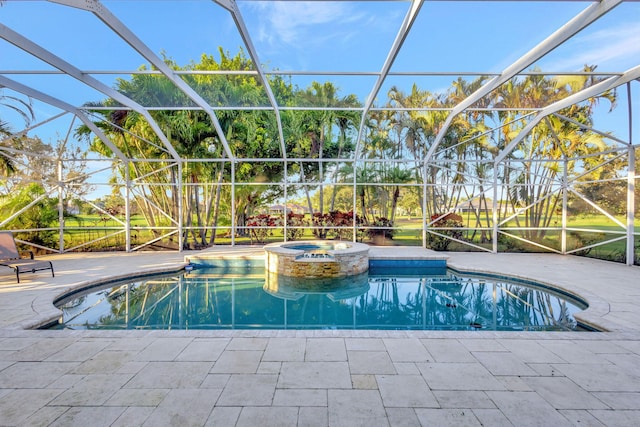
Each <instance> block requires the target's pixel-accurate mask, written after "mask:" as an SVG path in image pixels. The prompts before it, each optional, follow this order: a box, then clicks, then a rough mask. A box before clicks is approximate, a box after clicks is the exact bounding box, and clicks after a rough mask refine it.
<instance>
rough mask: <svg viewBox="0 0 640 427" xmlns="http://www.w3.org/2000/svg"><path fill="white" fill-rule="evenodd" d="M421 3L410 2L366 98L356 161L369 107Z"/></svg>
mask: <svg viewBox="0 0 640 427" xmlns="http://www.w3.org/2000/svg"><path fill="white" fill-rule="evenodd" d="M423 3H424V0H412V2H411V7H410V8H409V11H408V12H407V15H406V16H405V17H404V21H402V25H401V26H400V29H399V30H398V34H397V35H396V38H395V40H394V42H393V45H392V46H391V49H390V50H389V53H388V54H387V59H386V60H385V61H384V64H383V66H382V70H381V71H380V74H379V75H378V78H377V80H376V82H375V84H374V85H373V88H372V89H371V92H370V93H369V96H368V97H367V101H366V102H365V105H364V108H363V110H362V118H361V119H360V126H359V127H358V137H357V139H356V150H355V151H356V152H355V158H356V159H357V158H358V157H360V150H361V147H362V136H363V133H364V126H365V123H366V121H367V113H368V111H369V109H370V108H371V106H372V105H373V101H375V99H376V96H378V92H379V91H380V87H381V86H382V83H384V81H385V79H386V78H387V75H388V74H389V70H391V66H392V65H393V62H394V61H395V59H396V57H397V56H398V52H400V48H401V47H402V45H403V44H404V41H405V40H406V38H407V35H408V34H409V31H410V30H411V27H412V26H413V23H414V22H415V21H416V18H417V17H418V12H419V11H420V8H421V7H422V4H423Z"/></svg>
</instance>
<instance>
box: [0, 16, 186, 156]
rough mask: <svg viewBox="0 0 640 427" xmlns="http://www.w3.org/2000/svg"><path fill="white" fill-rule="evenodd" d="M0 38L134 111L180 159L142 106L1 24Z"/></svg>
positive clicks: (170, 151) (168, 149) (172, 154)
mask: <svg viewBox="0 0 640 427" xmlns="http://www.w3.org/2000/svg"><path fill="white" fill-rule="evenodd" d="M0 37H2V38H3V39H5V40H6V41H8V42H9V43H11V44H13V45H15V46H17V47H18V48H20V49H22V50H24V51H25V52H28V53H30V54H31V55H33V56H35V57H36V58H38V59H40V60H42V61H44V62H46V63H47V64H49V65H51V66H53V67H55V68H57V69H58V70H60V71H62V72H63V73H65V74H67V75H68V76H70V77H73V78H74V79H76V80H79V81H81V82H82V83H84V84H86V85H87V86H90V87H92V88H93V89H96V90H98V91H100V92H102V93H104V94H105V95H107V96H109V97H111V98H113V99H115V100H116V101H118V102H119V103H121V104H123V105H126V106H127V107H129V108H131V109H133V110H135V111H136V112H137V113H139V114H140V115H142V116H143V117H144V118H145V119H146V120H147V122H148V123H149V126H151V128H152V129H153V131H154V132H155V133H156V134H157V135H158V138H160V140H161V141H162V143H163V144H164V146H165V148H166V149H167V151H168V152H169V153H170V154H171V156H173V158H174V159H176V160H179V159H180V156H179V155H178V153H177V152H176V150H175V148H173V145H172V144H171V142H169V139H168V138H167V137H166V136H165V134H164V133H163V132H162V129H160V126H158V124H157V123H156V122H155V120H153V117H151V115H150V114H149V112H148V111H147V110H145V109H144V107H143V106H142V105H140V104H138V103H137V102H135V101H133V100H132V99H130V98H128V97H126V96H124V95H123V94H121V93H120V92H118V91H117V90H114V89H112V88H110V87H109V86H107V85H105V84H104V83H102V82H101V81H100V80H97V79H95V78H94V77H92V76H90V75H88V74H85V73H83V72H82V71H81V70H79V69H78V68H76V67H75V66H73V65H71V64H70V63H68V62H67V61H65V60H64V59H62V58H60V57H58V56H56V55H54V54H53V53H51V52H49V51H48V50H46V49H44V48H43V47H42V46H40V45H38V44H36V43H34V42H32V41H31V40H29V39H27V38H26V37H24V36H22V35H21V34H18V33H17V32H15V31H13V30H12V29H10V28H9V27H7V26H5V25H3V24H0Z"/></svg>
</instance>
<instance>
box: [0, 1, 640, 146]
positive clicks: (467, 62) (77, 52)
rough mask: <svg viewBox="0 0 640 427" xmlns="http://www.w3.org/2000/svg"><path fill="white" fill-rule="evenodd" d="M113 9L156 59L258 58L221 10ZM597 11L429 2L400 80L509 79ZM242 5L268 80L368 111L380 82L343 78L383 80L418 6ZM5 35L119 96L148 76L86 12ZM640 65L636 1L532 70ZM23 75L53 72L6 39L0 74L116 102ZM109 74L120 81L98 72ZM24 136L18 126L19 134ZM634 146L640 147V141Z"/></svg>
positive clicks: (11, 23)
mask: <svg viewBox="0 0 640 427" xmlns="http://www.w3.org/2000/svg"><path fill="white" fill-rule="evenodd" d="M103 4H104V6H105V7H106V8H107V9H108V10H109V11H110V13H112V14H113V15H115V16H116V17H117V18H118V19H119V20H120V21H121V22H122V23H123V24H124V25H126V26H127V27H128V28H129V29H131V30H132V31H133V32H134V33H135V34H136V35H137V37H139V38H140V39H141V41H142V42H143V43H145V44H146V45H147V46H148V47H149V48H150V49H151V50H152V51H153V52H155V53H156V54H157V55H166V56H167V57H169V58H171V59H173V60H174V61H176V62H177V63H178V64H179V65H186V64H188V63H190V62H191V61H196V62H197V61H198V59H199V57H200V55H202V54H203V53H207V54H211V55H214V56H215V57H217V56H218V54H217V51H218V47H220V46H221V47H223V48H224V50H226V51H229V53H230V54H231V55H234V54H235V53H236V52H238V50H239V49H241V48H242V49H244V50H245V52H246V51H247V49H246V46H245V43H244V41H243V39H242V37H241V36H240V34H239V32H238V30H237V28H236V25H235V22H234V20H233V19H232V17H231V15H230V14H229V12H228V11H226V10H225V9H223V8H222V7H220V6H219V5H217V4H216V3H215V2H213V1H210V0H193V1H190V0H182V1H167V0H157V1H153V0H149V1H147V0H142V1H136V0H126V1H125V0H105V1H104V2H103ZM590 4H591V2H588V1H585V2H580V1H566V2H549V1H537V2H529V1H511V2H510V1H495V2H474V1H462V2H456V1H449V2H447V1H435V2H431V1H426V2H425V3H424V4H423V6H422V8H421V10H420V13H419V15H418V17H417V19H416V21H415V23H414V25H413V27H412V28H411V32H410V34H409V36H408V37H407V38H406V40H404V43H403V45H402V49H401V51H400V53H399V54H398V55H397V57H396V58H395V61H394V64H393V67H392V69H391V71H392V72H403V73H408V72H432V73H437V72H457V73H462V75H464V77H465V78H466V79H468V80H471V79H473V78H475V77H476V76H478V75H479V74H480V73H499V72H501V71H502V70H504V69H505V68H506V67H508V66H509V65H510V64H511V63H513V62H514V61H516V60H517V59H518V58H520V57H521V56H523V55H524V54H526V53H527V52H528V51H529V50H530V49H531V48H533V47H535V46H536V45H537V44H538V43H540V42H541V41H543V40H544V39H545V38H546V37H548V36H549V35H551V34H552V33H553V32H554V31H556V30H558V29H559V28H561V27H562V26H563V25H564V24H565V23H566V22H567V21H569V20H570V19H571V18H572V17H574V16H576V15H577V14H578V13H580V12H581V11H582V10H584V9H585V8H587V7H588V6H589V5H590ZM237 5H238V9H239V11H240V12H241V14H242V16H243V19H244V24H245V25H246V27H247V28H248V30H249V36H250V38H251V42H252V43H253V45H254V46H255V48H256V51H257V53H258V56H259V61H260V63H261V65H262V66H263V68H264V69H265V70H266V71H273V70H279V71H292V72H294V71H302V72H305V73H309V74H310V75H294V76H293V77H292V82H293V83H294V84H298V85H299V86H300V87H306V86H307V85H308V84H309V83H310V82H311V81H313V80H318V81H325V80H331V81H333V82H334V83H335V84H336V85H337V86H338V87H339V88H340V95H343V96H344V95H347V94H350V93H354V94H356V95H358V97H359V98H360V99H361V100H362V101H364V100H365V99H366V97H367V95H368V94H369V92H370V91H371V88H372V87H373V86H374V84H375V81H376V77H375V76H373V75H357V76H353V75H350V76H347V75H340V73H345V72H359V73H377V72H380V71H381V70H382V67H383V65H384V62H385V60H386V58H387V54H388V52H389V49H390V48H391V46H392V45H393V43H394V40H395V38H396V35H397V33H398V29H399V28H400V26H401V24H402V22H403V20H404V18H405V15H406V14H407V11H408V10H409V8H410V5H411V3H410V2H407V1H388V2H387V1H353V2H336V1H328V2H326V1H311V2H296V1H247V0H238V1H237ZM0 24H2V25H5V26H6V27H8V28H9V29H11V30H13V31H16V32H18V33H20V34H21V35H23V36H25V37H27V38H28V39H30V40H32V41H34V42H35V43H37V44H39V45H40V46H42V47H44V48H45V49H48V50H50V51H51V52H53V53H54V54H55V55H57V56H59V57H60V58H62V59H64V60H65V61H67V62H69V63H71V64H73V65H74V66H75V67H77V68H79V69H81V70H83V71H85V72H88V73H89V74H90V75H91V76H93V77H95V78H96V79H98V80H100V81H101V82H103V83H104V84H106V85H107V86H111V87H112V86H114V80H115V78H117V77H121V78H127V76H128V74H127V73H128V72H130V71H132V70H135V69H138V68H139V67H140V66H142V65H145V64H147V65H148V63H147V61H146V60H145V59H144V58H143V57H142V56H141V55H140V54H138V53H137V52H136V51H135V50H133V49H132V48H131V47H130V46H128V45H127V44H126V43H125V42H123V41H122V40H121V39H120V38H118V37H117V36H116V35H114V33H113V32H112V31H111V30H110V29H109V28H108V27H107V26H106V25H104V23H103V22H102V21H100V20H99V19H98V18H97V17H96V16H94V15H93V14H91V13H89V12H87V11H83V10H79V9H74V8H70V7H66V6H62V5H59V4H54V3H49V2H41V1H20V0H8V1H6V2H5V3H4V4H3V6H2V7H0ZM639 58H640V2H627V3H623V4H622V5H620V6H618V7H617V8H615V9H614V10H613V11H611V12H610V13H609V14H607V15H606V16H605V17H603V18H601V19H599V20H598V21H596V22H595V23H594V24H592V25H591V26H589V27H588V28H587V29H585V30H583V31H582V32H580V33H578V34H577V35H575V36H574V37H573V38H572V39H571V40H570V41H569V42H567V43H566V44H565V45H563V46H561V47H559V48H557V49H555V50H554V51H552V52H551V53H549V54H548V55H547V56H545V57H544V58H543V59H541V60H540V61H538V62H537V63H536V64H534V65H533V66H535V67H537V68H540V69H541V70H543V71H548V72H560V71H565V72H566V71H579V70H581V69H582V67H583V66H584V65H585V64H590V65H591V64H595V65H597V66H598V68H597V70H598V71H602V72H620V71H626V70H628V69H630V68H631V67H634V66H637V65H638V64H639V63H640V60H639ZM533 66H532V67H533ZM12 70H13V71H15V70H40V71H42V70H52V67H51V66H50V65H48V64H45V63H43V62H42V61H40V60H38V59H35V58H33V57H31V56H30V55H29V54H27V53H25V52H22V51H21V50H19V49H18V48H16V47H15V46H13V45H11V44H10V43H8V42H6V41H5V40H2V39H0V74H3V75H5V76H6V77H9V78H12V79H14V80H17V81H19V82H21V83H24V84H28V85H30V86H31V87H34V88H36V89H38V90H41V91H43V92H46V93H48V94H50V95H52V96H55V97H58V98H59V99H61V100H63V101H65V102H68V103H71V104H73V105H82V104H83V103H85V102H87V101H99V100H103V99H105V98H106V96H105V95H104V94H102V93H100V92H99V91H97V90H95V89H91V88H88V87H87V86H86V85H84V84H82V83H80V82H78V81H77V80H75V79H73V78H71V77H67V76H62V75H55V76H52V75H46V76H43V75H38V74H33V73H31V74H26V75H20V74H16V73H12V72H11V71H12ZM99 70H103V71H107V72H110V74H104V73H98V72H96V71H99ZM336 73H338V74H337V75H336ZM456 78H457V76H452V75H447V76H418V77H416V76H389V77H388V79H387V80H386V81H385V82H384V84H383V86H382V88H381V91H380V93H381V95H382V96H384V94H386V92H387V91H388V89H389V88H390V87H391V86H394V85H395V86H398V87H400V88H401V89H403V90H404V91H405V92H408V91H410V89H411V85H412V84H413V83H414V82H416V83H418V86H419V87H420V88H421V89H426V90H430V91H432V92H438V91H443V90H445V89H446V88H448V87H449V86H450V84H451V82H452V81H454V80H455V79H456ZM634 85H635V86H636V87H637V86H638V84H637V83H634ZM638 90H640V88H637V89H636V93H637V91H638ZM6 93H9V94H12V92H6V91H5V94H6ZM35 107H36V112H37V115H38V117H37V120H38V122H42V121H46V120H47V119H49V118H51V117H53V116H55V115H56V114H58V113H60V110H58V109H56V108H52V107H51V106H48V105H46V104H42V103H38V102H36V104H35ZM634 108H635V111H640V105H638V97H637V95H636V96H635V99H634ZM605 113H606V109H604V106H603V111H602V114H603V117H606V126H608V127H607V128H605V129H604V130H606V131H610V130H614V129H618V131H619V132H626V130H625V129H626V127H627V118H626V116H625V115H624V114H621V113H619V112H617V113H614V114H605ZM0 115H1V116H2V117H3V118H4V117H11V116H10V114H9V113H7V112H6V110H0ZM64 121H66V123H61V122H64ZM70 126H73V124H72V123H71V116H70V115H66V116H64V117H63V118H62V119H56V120H54V121H53V122H51V123H48V124H46V125H43V126H41V127H39V129H38V131H39V132H41V133H44V134H49V135H56V136H55V137H59V136H60V135H64V134H65V133H66V132H67V131H68V128H69V127H70ZM14 127H19V123H18V126H14ZM609 127H610V128H609ZM611 128H614V129H611ZM634 138H635V140H636V141H637V140H638V136H634Z"/></svg>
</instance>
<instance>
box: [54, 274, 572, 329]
mask: <svg viewBox="0 0 640 427" xmlns="http://www.w3.org/2000/svg"><path fill="white" fill-rule="evenodd" d="M56 305H57V306H58V307H59V308H60V309H61V310H62V311H63V319H62V323H61V325H59V326H58V327H60V328H69V329H386V330H392V329H396V330H506V331H540V330H544V331H572V330H576V329H577V325H576V321H575V319H574V318H573V313H575V312H577V311H580V310H583V309H584V308H585V306H584V305H583V304H582V303H581V302H579V301H576V300H572V299H571V298H570V297H568V296H566V295H562V294H559V293H555V292H552V291H550V290H549V289H545V288H541V287H537V286H532V284H529V283H526V284H525V283H520V282H518V281H513V280H503V279H501V278H491V277H483V276H474V275H463V274H459V273H456V272H454V271H452V270H448V269H446V268H435V269H419V271H418V270H416V271H412V270H408V269H406V268H404V269H399V270H397V271H394V269H390V268H381V269H371V270H370V271H369V273H368V274H363V275H360V276H353V277H349V278H347V279H344V280H343V281H340V282H335V281H327V280H324V279H323V280H320V279H316V280H308V281H303V282H296V281H294V280H293V279H291V278H283V277H281V276H273V275H265V273H264V271H263V269H221V268H209V269H196V270H193V271H192V272H188V273H187V272H184V271H181V272H177V273H173V274H163V275H155V276H145V277H140V278H137V279H132V280H128V281H123V282H115V283H109V284H108V285H106V286H104V287H102V288H101V289H95V288H94V289H89V290H86V291H83V292H82V293H76V294H74V295H70V296H68V297H66V298H64V299H63V300H60V301H58V302H57V303H56Z"/></svg>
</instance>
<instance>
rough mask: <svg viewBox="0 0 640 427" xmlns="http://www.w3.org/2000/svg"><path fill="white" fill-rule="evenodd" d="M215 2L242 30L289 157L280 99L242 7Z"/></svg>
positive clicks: (282, 147) (232, 0)
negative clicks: (272, 84)
mask: <svg viewBox="0 0 640 427" xmlns="http://www.w3.org/2000/svg"><path fill="white" fill-rule="evenodd" d="M213 1H214V2H215V3H217V4H219V5H220V6H222V7H224V8H225V9H227V10H228V11H229V12H230V13H231V16H232V18H233V20H234V21H235V23H236V27H237V28H238V31H239V32H240V37H242V40H243V41H244V44H245V46H246V48H247V51H248V53H249V56H250V57H251V61H253V65H254V67H255V68H256V72H257V73H258V76H259V78H260V80H261V81H262V84H263V86H264V89H265V91H266V92H267V98H269V103H270V104H271V106H272V107H273V111H274V113H275V115H276V123H277V125H278V138H279V139H280V151H282V158H283V159H286V158H287V148H286V146H285V143H284V131H283V130H282V120H281V119H280V108H279V106H278V101H277V100H276V97H275V96H274V94H273V90H272V89H271V85H270V84H269V80H267V76H266V74H265V73H264V71H263V70H262V65H261V63H260V58H259V56H258V51H257V50H256V48H255V46H254V45H253V41H252V40H251V36H250V35H249V30H248V29H247V26H246V25H245V23H244V19H243V17H242V14H241V13H240V9H238V5H237V3H236V1H235V0H213Z"/></svg>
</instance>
